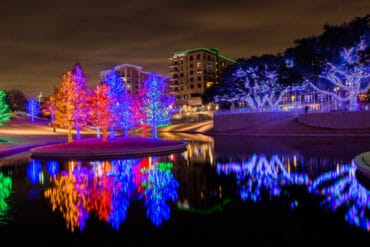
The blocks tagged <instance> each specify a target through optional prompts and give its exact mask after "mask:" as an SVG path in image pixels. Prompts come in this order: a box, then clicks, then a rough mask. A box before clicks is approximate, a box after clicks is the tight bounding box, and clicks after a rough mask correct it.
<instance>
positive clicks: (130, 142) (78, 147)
mask: <svg viewBox="0 0 370 247" xmlns="http://www.w3.org/2000/svg"><path fill="white" fill-rule="evenodd" d="M186 145H187V143H186V142H182V141H172V140H154V139H151V138H143V137H116V138H114V139H108V140H107V141H106V142H103V141H102V140H101V139H100V138H86V139H82V140H76V141H73V142H69V143H68V142H64V143H58V144H52V145H44V146H40V147H34V148H31V149H30V152H31V156H32V157H33V158H38V159H91V158H94V159H100V158H125V157H142V156H148V155H161V154H167V153H173V152H182V151H185V150H186Z"/></svg>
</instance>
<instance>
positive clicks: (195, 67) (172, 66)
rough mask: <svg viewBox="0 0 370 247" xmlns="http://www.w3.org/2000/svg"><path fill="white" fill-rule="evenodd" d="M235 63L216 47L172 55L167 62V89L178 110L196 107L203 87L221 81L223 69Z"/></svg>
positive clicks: (199, 104)
mask: <svg viewBox="0 0 370 247" xmlns="http://www.w3.org/2000/svg"><path fill="white" fill-rule="evenodd" d="M235 62H236V61H235V60H233V59H231V58H228V57H225V56H222V55H220V54H219V52H218V49H217V48H213V49H208V48H194V49H190V50H184V51H178V52H175V53H173V55H172V57H171V58H170V59H169V67H168V69H169V77H170V78H169V87H170V88H169V90H170V93H171V94H173V95H174V96H175V97H176V104H177V106H178V107H179V109H180V110H181V111H188V110H191V109H196V108H198V109H199V108H200V107H201V106H202V99H201V96H202V95H203V93H204V91H205V89H206V88H208V87H211V86H212V85H214V84H217V83H218V82H219V81H220V80H222V73H223V70H224V69H225V68H226V67H227V66H229V65H232V64H234V63H235Z"/></svg>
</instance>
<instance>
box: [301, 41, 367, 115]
mask: <svg viewBox="0 0 370 247" xmlns="http://www.w3.org/2000/svg"><path fill="white" fill-rule="evenodd" d="M366 48H367V44H366V42H365V41H363V40H361V41H360V43H359V44H358V45H357V46H355V47H352V48H346V49H343V51H342V52H341V54H340V55H341V57H342V60H343V63H339V64H333V63H331V62H327V63H326V65H327V70H326V71H324V72H323V73H322V74H321V75H320V76H319V77H320V78H321V79H322V80H323V82H325V84H324V85H322V86H321V85H320V86H318V85H316V84H315V83H313V82H311V81H308V83H309V85H310V86H311V87H312V88H313V89H314V90H316V91H318V92H320V93H324V94H327V95H330V96H332V97H333V98H334V99H336V100H338V101H339V102H343V103H345V102H348V104H349V107H348V110H349V111H356V110H357V98H358V95H359V94H360V93H366V92H367V91H368V90H369V89H370V80H368V78H369V72H370V67H369V65H368V62H366V59H365V60H362V59H361V53H362V52H364V51H365V50H366ZM338 92H339V93H338Z"/></svg>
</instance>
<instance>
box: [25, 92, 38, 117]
mask: <svg viewBox="0 0 370 247" xmlns="http://www.w3.org/2000/svg"><path fill="white" fill-rule="evenodd" d="M26 109H27V113H28V114H29V115H30V117H31V122H34V121H35V116H37V115H39V114H40V105H39V103H38V101H37V100H36V99H35V98H33V97H31V98H29V99H28V100H27V105H26Z"/></svg>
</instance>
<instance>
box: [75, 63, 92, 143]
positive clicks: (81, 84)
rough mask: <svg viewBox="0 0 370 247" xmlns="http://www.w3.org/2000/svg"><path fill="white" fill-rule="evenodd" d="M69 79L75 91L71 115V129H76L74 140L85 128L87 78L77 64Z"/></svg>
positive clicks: (86, 121) (78, 137) (86, 119)
mask: <svg viewBox="0 0 370 247" xmlns="http://www.w3.org/2000/svg"><path fill="white" fill-rule="evenodd" d="M71 79H72V80H73V81H74V86H75V87H76V88H75V89H74V90H75V91H76V92H75V93H76V95H78V97H76V98H75V99H74V100H73V101H74V111H73V114H72V119H73V127H74V128H75V129H76V139H81V134H80V132H81V129H83V128H84V127H86V126H87V123H88V121H89V119H88V107H87V100H88V99H87V93H86V82H87V78H86V76H85V73H84V71H83V69H82V67H81V65H80V64H79V63H78V62H77V63H76V64H75V66H74V67H73V70H72V74H71Z"/></svg>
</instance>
